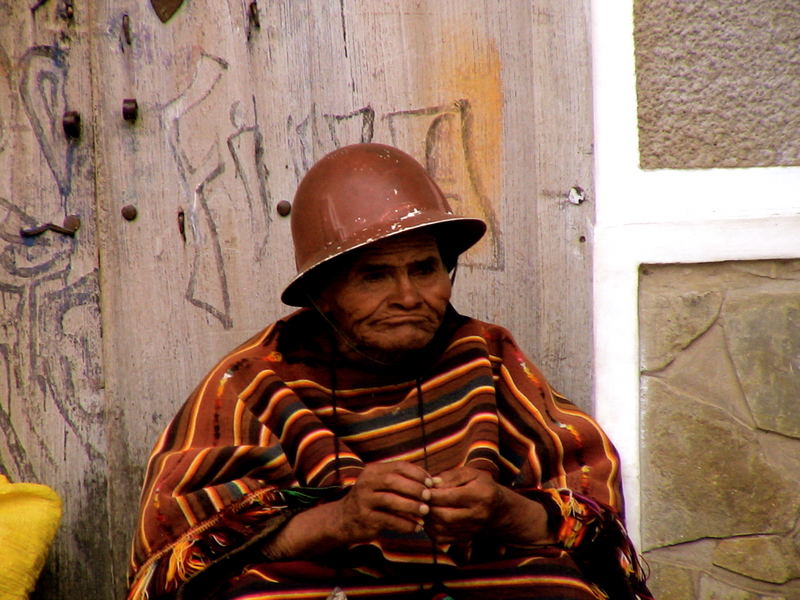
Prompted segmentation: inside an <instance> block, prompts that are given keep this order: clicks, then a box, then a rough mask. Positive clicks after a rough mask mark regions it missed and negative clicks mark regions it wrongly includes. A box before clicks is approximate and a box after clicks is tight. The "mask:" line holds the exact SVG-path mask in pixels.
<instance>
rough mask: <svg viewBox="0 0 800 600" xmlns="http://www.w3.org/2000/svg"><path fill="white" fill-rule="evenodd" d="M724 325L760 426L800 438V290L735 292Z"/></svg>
mask: <svg viewBox="0 0 800 600" xmlns="http://www.w3.org/2000/svg"><path fill="white" fill-rule="evenodd" d="M723 325H724V328H725V332H726V337H727V340H728V348H729V350H730V354H731V358H732V359H733V363H734V365H735V366H736V370H737V372H738V374H739V380H740V381H741V384H742V389H743V390H744V393H745V397H746V399H747V402H748V404H749V405H750V408H751V411H752V413H753V417H754V418H755V421H756V423H757V424H758V426H759V427H761V428H763V429H766V430H769V431H775V432H777V433H780V434H782V435H786V436H791V437H795V438H800V410H797V399H798V398H800V293H785V294H746V295H744V294H742V295H736V296H733V297H731V299H730V300H729V301H728V302H726V304H725V313H724V317H723Z"/></svg>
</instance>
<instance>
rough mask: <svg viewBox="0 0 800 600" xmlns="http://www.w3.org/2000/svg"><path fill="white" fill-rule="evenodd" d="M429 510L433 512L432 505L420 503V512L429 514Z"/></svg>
mask: <svg viewBox="0 0 800 600" xmlns="http://www.w3.org/2000/svg"><path fill="white" fill-rule="evenodd" d="M429 512H431V507H430V506H428V505H427V504H420V505H419V514H421V515H427V514H428V513H429Z"/></svg>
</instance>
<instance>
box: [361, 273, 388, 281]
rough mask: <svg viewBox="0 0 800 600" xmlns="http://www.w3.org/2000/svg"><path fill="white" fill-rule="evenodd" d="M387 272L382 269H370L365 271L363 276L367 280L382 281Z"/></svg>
mask: <svg viewBox="0 0 800 600" xmlns="http://www.w3.org/2000/svg"><path fill="white" fill-rule="evenodd" d="M385 276H386V275H385V273H383V272H381V271H369V272H367V273H364V274H363V275H362V276H361V278H362V279H363V280H364V281H366V282H375V281H381V280H382V279H383V278H384V277H385Z"/></svg>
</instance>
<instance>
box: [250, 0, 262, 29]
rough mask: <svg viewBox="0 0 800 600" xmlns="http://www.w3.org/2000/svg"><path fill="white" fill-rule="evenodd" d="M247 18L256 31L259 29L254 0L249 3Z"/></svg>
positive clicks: (259, 21) (256, 7) (259, 24)
mask: <svg viewBox="0 0 800 600" xmlns="http://www.w3.org/2000/svg"><path fill="white" fill-rule="evenodd" d="M248 16H249V18H250V24H251V25H252V26H253V27H255V28H256V29H261V20H260V19H259V17H258V2H256V0H253V1H252V2H251V3H250V7H249V13H248Z"/></svg>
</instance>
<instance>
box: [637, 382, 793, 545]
mask: <svg viewBox="0 0 800 600" xmlns="http://www.w3.org/2000/svg"><path fill="white" fill-rule="evenodd" d="M642 381H643V386H642V402H643V414H642V442H643V443H642V473H641V480H642V496H643V498H642V506H643V508H642V539H643V550H648V549H652V548H657V547H663V546H666V545H672V544H680V543H683V542H687V541H691V540H697V539H702V538H707V537H711V538H725V537H733V536H740V535H753V534H769V533H780V532H782V531H785V530H786V529H787V523H790V522H791V521H792V519H793V518H794V516H795V515H796V513H797V508H798V502H800V500H799V499H798V497H797V494H796V493H795V488H796V483H795V482H793V481H792V480H791V478H789V477H787V476H786V475H785V474H784V473H783V472H782V471H781V470H780V469H778V468H777V467H775V466H774V465H772V464H771V463H770V462H768V461H767V460H766V458H765V457H764V455H763V453H762V451H761V449H760V447H759V443H758V437H757V434H756V433H755V432H754V431H752V430H750V429H748V428H747V427H745V426H744V425H742V424H741V423H740V422H738V421H736V420H735V419H733V418H732V417H731V416H730V415H729V414H728V413H726V412H725V411H723V410H721V409H719V408H717V407H714V406H708V405H705V404H703V403H701V402H698V401H697V400H696V399H694V398H692V397H690V396H687V395H685V394H681V393H678V392H677V391H675V390H674V389H671V388H670V387H669V386H668V385H666V384H665V383H664V382H662V381H659V380H657V379H655V378H653V377H644V378H643V380H642Z"/></svg>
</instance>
